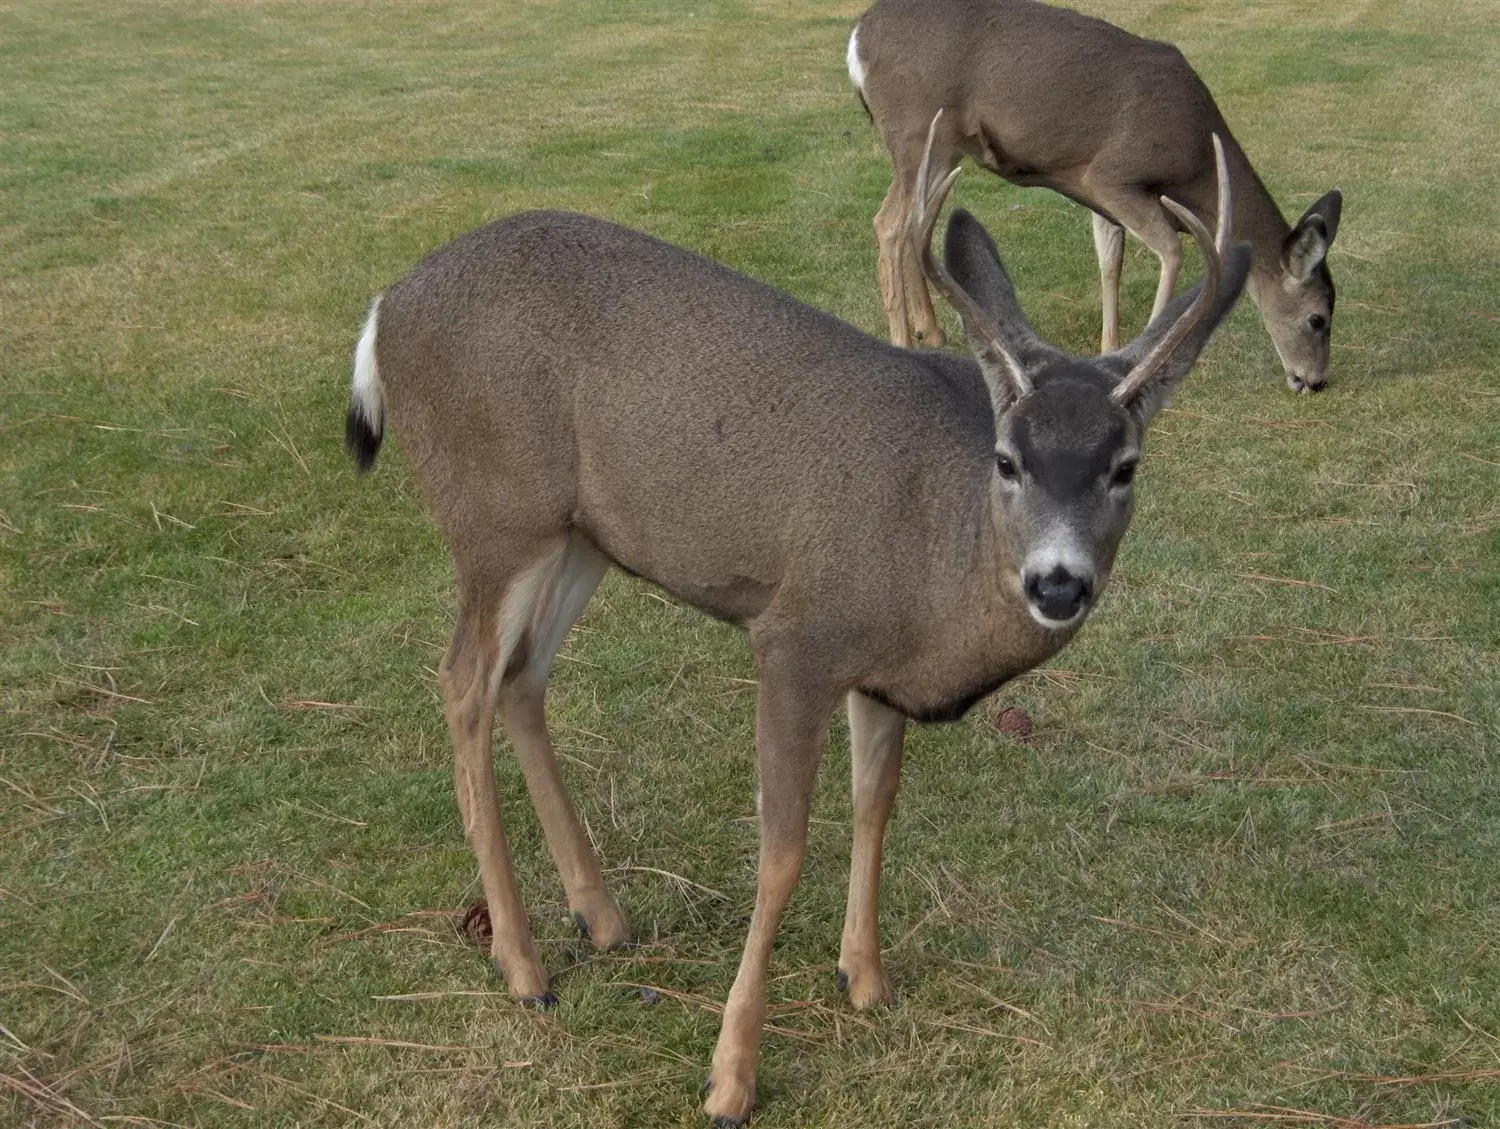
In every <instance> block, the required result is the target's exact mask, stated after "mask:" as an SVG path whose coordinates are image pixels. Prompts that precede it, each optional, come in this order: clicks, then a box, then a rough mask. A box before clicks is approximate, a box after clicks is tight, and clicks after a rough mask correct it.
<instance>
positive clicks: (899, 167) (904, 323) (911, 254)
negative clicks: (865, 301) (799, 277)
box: [875, 122, 962, 349]
mask: <svg viewBox="0 0 1500 1129" xmlns="http://www.w3.org/2000/svg"><path fill="white" fill-rule="evenodd" d="M941 146H942V143H941V142H940V143H938V145H937V146H935V148H934V152H933V164H932V168H931V170H930V175H932V176H933V177H942V176H945V175H947V173H948V172H949V170H951V169H952V168H953V166H954V165H956V164H957V163H958V162H959V161H960V160H961V159H962V156H961V154H959V153H958V152H957V151H956V150H953V151H945V150H944V149H943V148H942V147H941ZM926 147H927V125H926V123H925V122H924V123H923V125H922V130H921V132H920V133H919V134H916V135H914V137H913V138H912V139H911V143H910V144H902V143H900V142H899V141H898V142H897V143H896V144H894V145H891V147H890V148H891V158H892V163H893V164H894V166H895V175H894V177H893V178H892V180H891V190H890V192H889V193H888V194H887V195H886V198H885V203H884V204H882V205H881V206H880V211H879V212H878V213H876V216H875V231H876V234H877V236H878V238H879V241H880V269H881V276H880V293H881V297H882V299H883V300H884V301H885V303H886V320H887V321H888V322H889V323H890V326H891V343H892V344H894V345H899V346H901V347H902V348H910V347H911V344H912V340H913V334H914V335H915V339H916V340H917V341H919V342H921V343H922V344H923V345H927V346H930V347H932V348H934V349H936V348H941V347H942V344H943V329H942V326H940V325H939V324H938V319H937V313H936V311H934V309H933V307H932V295H931V293H929V292H928V289H927V278H926V276H925V275H923V273H922V249H921V248H920V247H916V246H913V244H912V241H911V233H910V231H909V230H908V227H907V224H908V221H909V220H910V217H911V210H912V208H913V206H914V205H915V192H916V184H917V173H918V172H919V171H920V169H921V163H922V154H923V152H924V151H925V149H926ZM898 315H899V317H898ZM898 327H899V329H898Z"/></svg>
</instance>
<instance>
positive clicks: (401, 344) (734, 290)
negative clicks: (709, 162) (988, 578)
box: [378, 212, 993, 623]
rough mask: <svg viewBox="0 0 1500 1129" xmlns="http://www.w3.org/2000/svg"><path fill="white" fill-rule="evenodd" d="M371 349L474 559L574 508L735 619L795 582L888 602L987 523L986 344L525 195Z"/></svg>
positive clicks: (444, 517)
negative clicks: (851, 314) (909, 331)
mask: <svg viewBox="0 0 1500 1129" xmlns="http://www.w3.org/2000/svg"><path fill="white" fill-rule="evenodd" d="M378 352H379V365H380V374H381V380H382V383H383V384H384V386H385V390H386V396H387V401H388V404H389V409H390V412H391V415H392V417H393V419H394V421H395V423H396V427H397V430H398V431H399V432H400V433H401V436H402V441H403V446H404V447H406V448H407V449H408V451H410V452H411V457H412V459H413V461H414V463H415V464H416V465H417V467H418V470H419V476H420V477H421V479H422V481H423V483H424V488H425V491H426V494H427V496H428V499H429V502H430V504H431V506H432V508H433V510H434V512H435V514H436V517H437V520H438V522H439V524H440V526H441V527H442V529H443V531H444V534H445V535H446V536H447V537H448V538H449V539H450V542H451V541H453V540H455V539H457V540H458V541H460V542H462V543H467V542H470V541H472V542H474V543H473V544H469V545H468V551H469V552H471V553H480V552H482V544H480V542H483V541H485V540H493V539H494V538H495V537H497V536H503V532H497V530H496V526H497V525H499V526H500V527H501V529H502V531H503V528H504V526H506V525H514V524H515V523H516V522H517V521H520V520H522V518H521V517H520V516H518V515H519V514H520V513H522V512H523V511H524V513H525V514H526V517H525V519H524V520H527V521H531V522H535V523H536V524H537V525H538V526H543V525H548V524H555V523H559V522H563V523H571V524H575V525H576V526H578V527H579V528H581V529H582V530H584V531H585V532H586V533H587V535H588V536H589V537H590V538H591V539H593V540H594V541H595V543H596V544H598V546H599V547H600V548H601V549H602V550H603V551H604V552H605V553H606V555H608V556H609V557H610V558H612V559H613V560H614V561H616V562H617V563H618V564H619V565H620V566H621V567H623V568H625V569H626V570H628V571H631V572H634V573H638V574H640V575H644V576H646V577H649V578H650V579H652V580H653V581H655V582H656V583H658V584H660V585H661V586H662V587H664V588H666V589H667V590H669V591H671V592H674V593H675V594H677V595H679V596H681V597H682V598H683V599H685V600H687V601H688V602H690V603H692V604H694V605H696V606H698V607H700V608H702V609H703V610H705V611H708V612H709V613H710V614H713V615H716V616H718V617H720V618H723V619H727V620H731V621H735V622H740V623H744V622H747V621H749V620H750V619H753V618H754V617H755V616H756V615H757V614H758V613H759V611H760V610H761V609H762V608H763V607H764V605H765V603H766V601H767V600H769V599H770V597H771V595H772V594H773V593H774V592H775V591H776V590H777V589H778V588H780V587H783V586H785V585H786V584H787V583H788V582H793V581H794V582H796V583H798V584H802V585H806V586H808V587H809V588H816V589H818V590H820V591H822V592H824V593H825V594H832V593H835V592H837V593H842V594H843V595H841V596H840V598H841V599H848V598H856V599H858V600H861V601H864V602H866V603H868V604H869V605H870V608H869V611H870V614H872V615H873V614H877V613H878V612H882V611H884V612H886V613H887V614H888V609H883V608H881V607H879V605H883V604H885V603H887V602H888V601H890V600H894V599H895V598H896V596H895V594H896V593H905V594H907V596H908V597H909V596H910V594H912V593H914V592H917V591H921V590H923V583H922V581H924V580H925V577H926V574H928V573H929V572H930V571H931V561H930V554H931V553H932V552H933V551H934V547H935V546H941V544H942V543H943V542H944V540H945V539H952V538H953V537H955V536H962V535H963V534H962V533H955V531H956V530H960V531H962V530H967V532H968V534H969V535H972V532H973V530H974V529H975V528H977V526H978V524H979V510H980V509H981V508H982V505H983V501H984V494H983V484H984V482H985V481H986V475H987V473H988V464H989V459H990V451H991V448H992V446H993V421H992V413H991V410H990V404H989V400H988V396H987V394H986V391H985V386H984V383H983V381H982V380H981V379H980V378H979V375H978V372H977V370H976V369H975V367H974V365H973V364H972V362H968V361H965V360H963V359H961V358H957V357H952V356H947V355H940V354H931V355H917V354H913V353H908V352H905V351H902V350H898V349H895V348H892V347H891V346H889V345H886V344H884V343H882V342H880V341H877V340H875V339H874V338H871V337H869V336H868V335H866V334H864V333H861V332H860V331H858V330H856V329H854V328H853V327H852V326H849V325H847V324H845V323H843V322H841V321H839V320H838V319H836V318H833V317H829V316H828V315H826V314H823V313H820V312H818V311H817V310H814V309H812V308H810V307H808V306H805V305H803V304H802V303H800V302H797V301H795V300H793V299H791V298H789V297H787V296H786V295H784V294H781V293H779V292H778V291H776V290H774V289H772V288H771V287H769V286H765V285H763V284H761V283H758V282H755V281H753V280H751V279H748V278H745V277H743V276H741V275H739V274H736V273H735V272H733V271H731V270H729V269H728V268H726V267H723V266H720V265H719V264H716V263H713V262H711V261H709V260H707V259H704V258H701V257H700V256H698V255H695V254H692V253H691V252H688V251H685V250H682V249H681V248H677V247H673V246H671V245H669V244H666V243H663V242H661V241H659V240H656V239H654V238H652V237H650V236H647V235H644V234H642V233H639V232H635V231H630V230H627V229H624V228H620V227H616V226H615V225H613V224H609V223H606V222H604V221H600V220H595V219H591V218H588V217H585V216H579V215H569V214H561V213H552V212H536V213H528V214H523V215H518V216H512V217H510V218H507V219H504V220H500V221H498V222H495V223H492V224H489V225H487V226H486V227H483V228H480V229H479V230H477V231H475V232H473V233H471V234H469V235H466V236H463V237H461V238H459V239H458V240H455V241H454V242H453V243H451V244H449V245H447V246H445V247H443V248H441V249H439V250H438V251H436V252H434V253H433V254H432V255H430V256H428V258H427V259H425V260H424V261H423V262H422V263H421V264H419V265H418V266H417V267H416V268H415V269H414V270H413V271H412V272H411V273H410V274H409V275H407V276H406V278H404V279H402V280H401V281H400V282H398V283H397V284H396V285H395V286H393V287H392V288H391V289H390V290H389V291H388V292H387V293H386V295H385V296H384V298H383V300H382V303H381V306H380V323H379V341H378ZM516 497H524V498H525V499H526V505H525V506H524V507H517V506H515V505H514V504H513V499H515V498H516ZM966 511H972V512H966ZM517 532H522V531H519V530H518V531H517ZM455 555H457V553H456V554H455ZM871 561H879V568H878V569H872V568H870V567H869V565H870V562H871ZM855 610H856V609H851V608H847V607H843V608H841V611H840V614H843V615H846V616H852V615H853V612H854V611H855Z"/></svg>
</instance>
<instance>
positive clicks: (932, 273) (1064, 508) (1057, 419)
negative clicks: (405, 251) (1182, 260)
mask: <svg viewBox="0 0 1500 1129" xmlns="http://www.w3.org/2000/svg"><path fill="white" fill-rule="evenodd" d="M941 117H942V111H941V110H939V111H938V113H937V115H936V116H934V118H933V120H932V125H931V127H930V128H929V130H928V142H927V152H926V155H925V156H924V159H923V162H922V168H921V171H920V173H919V174H918V180H917V204H916V207H915V208H914V209H913V212H912V221H911V235H912V239H913V241H914V243H915V245H916V246H917V247H918V248H919V249H920V253H921V259H922V269H923V272H924V273H925V274H926V276H927V279H928V281H929V282H930V283H931V285H932V286H933V287H934V288H935V289H936V290H937V291H938V292H939V293H941V294H942V295H943V296H944V297H945V298H946V299H947V300H948V302H949V303H950V304H951V305H952V306H953V308H954V309H955V310H956V311H957V312H958V314H959V316H960V318H961V319H962V320H963V326H964V333H965V335H966V337H967V338H968V341H969V346H970V349H971V351H972V353H973V355H974V359H975V360H976V361H977V362H978V364H979V368H980V371H981V373H982V374H983V376H984V380H985V384H986V386H987V387H988V389H989V394H990V402H991V407H992V410H993V412H994V417H995V459H994V470H993V476H992V480H991V506H992V511H993V515H994V519H995V520H994V527H995V528H996V529H998V530H1000V531H1001V535H1002V537H1003V538H1004V539H1005V541H1006V543H1007V544H1006V549H1007V550H1008V553H1007V555H1008V557H1009V559H1010V560H1012V561H1014V562H1016V564H1017V575H1016V576H1015V577H1014V584H1015V585H1017V586H1018V587H1019V588H1020V590H1021V591H1022V592H1023V593H1024V595H1025V599H1026V601H1027V607H1028V610H1029V611H1030V613H1031V616H1032V618H1033V619H1034V620H1035V621H1036V622H1037V623H1038V624H1040V625H1041V626H1042V627H1043V628H1046V629H1049V630H1055V631H1066V630H1070V629H1072V628H1073V627H1076V626H1077V625H1078V624H1079V623H1080V622H1081V621H1082V619H1083V617H1084V616H1085V615H1086V614H1087V613H1088V610H1089V608H1090V607H1091V606H1092V604H1093V602H1094V600H1095V599H1097V597H1098V595H1099V593H1100V591H1101V590H1102V589H1103V586H1104V583H1105V581H1106V580H1107V578H1108V575H1109V570H1110V568H1111V566H1112V565H1113V563H1114V555H1115V550H1116V549H1117V548H1118V546H1119V543H1120V538H1121V537H1122V536H1123V535H1124V533H1125V529H1126V527H1127V526H1128V525H1129V524H1130V517H1131V512H1132V507H1133V490H1132V484H1133V480H1134V477H1135V468H1136V464H1137V462H1138V461H1139V459H1140V453H1141V444H1142V440H1143V438H1144V436H1145V432H1146V428H1147V427H1148V425H1149V424H1150V422H1151V419H1152V417H1153V416H1154V415H1155V414H1156V412H1157V411H1159V410H1160V408H1161V407H1162V405H1163V404H1165V403H1166V401H1167V399H1168V397H1169V396H1170V395H1171V393H1172V390H1173V389H1174V388H1175V387H1176V386H1177V384H1178V382H1179V381H1181V380H1182V378H1183V377H1184V376H1186V375H1187V372H1188V370H1189V369H1191V368H1192V366H1193V363H1194V362H1195V361H1196V360H1197V358H1198V354H1199V353H1200V352H1201V351H1202V349H1203V347H1204V346H1205V345H1206V344H1207V342H1208V339H1209V337H1210V336H1211V335H1212V333H1213V331H1214V329H1215V327H1216V326H1217V325H1218V324H1219V322H1220V321H1222V320H1223V318H1224V316H1225V315H1226V314H1227V313H1228V312H1229V310H1230V308H1231V307H1232V306H1233V305H1234V303H1235V300H1236V299H1237V298H1238V297H1239V294H1240V291H1241V289H1242V288H1243V286H1244V283H1245V276H1246V273H1247V272H1248V270H1249V265H1250V248H1249V245H1248V244H1243V243H1242V244H1239V245H1237V246H1235V247H1232V248H1231V247H1230V246H1229V226H1230V210H1231V207H1232V205H1231V201H1230V191H1229V176H1228V171H1227V169H1226V167H1225V160H1224V150H1223V146H1222V144H1221V143H1220V141H1219V138H1218V137H1217V136H1215V137H1214V139H1213V141H1214V152H1215V157H1216V161H1217V168H1218V181H1219V212H1218V217H1217V232H1216V233H1215V234H1210V233H1209V231H1208V229H1207V228H1206V227H1204V225H1203V224H1202V223H1201V222H1200V221H1199V220H1198V219H1197V218H1196V217H1195V216H1193V215H1192V213H1190V212H1189V211H1188V210H1187V209H1186V208H1184V207H1181V206H1180V205H1178V204H1177V203H1176V202H1174V201H1172V200H1168V199H1166V198H1165V197H1163V198H1162V204H1163V205H1164V206H1165V207H1167V208H1168V209H1170V210H1171V211H1172V212H1173V214H1175V215H1176V216H1177V217H1178V219H1179V220H1180V221H1181V222H1182V223H1183V225H1184V226H1185V227H1186V228H1187V229H1188V230H1189V231H1190V232H1192V234H1193V237H1194V239H1195V240H1196V241H1197V243H1198V246H1199V249H1200V250H1201V252H1202V255H1203V264H1204V267H1203V277H1202V278H1201V279H1200V280H1199V281H1198V283H1197V284H1196V285H1195V286H1194V287H1192V289H1190V290H1189V291H1188V292H1187V293H1185V294H1182V295H1179V296H1178V297H1177V298H1175V299H1173V300H1172V301H1171V302H1170V303H1168V305H1167V306H1166V308H1165V309H1164V310H1163V311H1162V312H1161V314H1160V315H1159V316H1158V317H1156V318H1155V319H1154V320H1153V321H1152V322H1151V324H1150V325H1149V326H1147V327H1146V329H1145V331H1144V332H1142V333H1141V335H1140V336H1139V337H1137V338H1136V339H1135V340H1134V341H1132V342H1131V343H1130V344H1129V345H1127V346H1125V347H1124V348H1122V349H1119V350H1116V351H1115V352H1112V353H1106V354H1104V355H1102V356H1098V357H1075V356H1071V355H1069V354H1067V353H1064V352H1063V351H1062V350H1060V349H1057V348H1055V347H1053V346H1051V345H1049V344H1047V343H1046V342H1044V341H1043V340H1042V339H1041V338H1040V337H1038V336H1037V334H1036V332H1035V331H1034V330H1033V329H1032V328H1031V325H1030V323H1028V322H1027V320H1026V317H1025V315H1024V314H1023V313H1022V312H1021V307H1020V304H1019V302H1018V301H1017V300H1016V293H1015V288H1014V287H1013V286H1012V285H1011V281H1010V278H1009V276H1008V275H1007V274H1006V272H1005V267H1004V266H1003V265H1002V264H1001V262H1000V256H999V254H998V253H997V252H996V250H995V245H994V243H993V242H992V241H991V240H990V237H989V236H988V235H987V234H986V233H985V231H984V229H983V228H982V227H981V226H980V225H979V223H978V221H977V220H975V219H974V217H973V216H971V215H970V214H969V213H968V212H966V211H963V210H962V209H959V210H956V211H955V212H954V213H953V216H952V218H951V219H950V221H949V224H948V234H947V238H946V242H945V247H944V261H943V262H942V263H940V262H938V261H937V259H936V258H935V256H934V255H933V252H932V231H933V227H934V226H935V224H936V222H937V216H938V212H939V211H940V210H941V208H942V204H943V201H944V199H945V198H946V197H947V195H948V191H949V190H950V189H951V188H952V185H953V181H954V180H955V179H956V178H957V176H958V172H959V170H958V169H954V170H953V171H952V172H950V173H948V175H947V176H946V177H944V178H942V180H941V182H939V183H934V178H933V177H932V176H931V173H930V170H929V160H930V157H931V153H932V142H933V137H934V135H935V133H936V131H937V126H938V121H939V119H940V118H941Z"/></svg>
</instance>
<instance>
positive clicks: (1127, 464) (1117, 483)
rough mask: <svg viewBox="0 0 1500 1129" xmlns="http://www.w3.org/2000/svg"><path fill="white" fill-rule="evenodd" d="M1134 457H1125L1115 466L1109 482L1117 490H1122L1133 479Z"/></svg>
mask: <svg viewBox="0 0 1500 1129" xmlns="http://www.w3.org/2000/svg"><path fill="white" fill-rule="evenodd" d="M1135 464H1136V460H1135V459H1126V460H1125V461H1124V462H1123V463H1121V464H1120V465H1119V466H1117V467H1116V468H1115V473H1114V474H1113V475H1112V476H1111V477H1110V480H1109V484H1110V486H1112V487H1114V488H1115V489H1117V490H1123V489H1124V488H1125V487H1127V486H1129V485H1130V484H1131V483H1132V482H1134V481H1135Z"/></svg>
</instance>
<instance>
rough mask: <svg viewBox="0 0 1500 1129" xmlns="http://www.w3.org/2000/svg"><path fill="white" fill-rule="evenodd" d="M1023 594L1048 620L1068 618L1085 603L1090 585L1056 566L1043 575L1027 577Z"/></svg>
mask: <svg viewBox="0 0 1500 1129" xmlns="http://www.w3.org/2000/svg"><path fill="white" fill-rule="evenodd" d="M1026 596H1027V598H1028V599H1030V600H1031V603H1032V605H1033V606H1034V607H1035V608H1036V610H1037V611H1039V612H1041V613H1042V615H1044V616H1046V617H1047V618H1048V619H1055V620H1059V621H1067V620H1070V619H1072V618H1073V617H1074V616H1075V615H1077V614H1078V613H1079V612H1080V611H1081V610H1082V609H1083V606H1084V605H1085V604H1087V603H1088V601H1089V585H1088V581H1086V580H1083V579H1082V578H1080V577H1077V576H1074V575H1073V574H1072V573H1071V572H1069V571H1068V570H1067V569H1065V568H1063V566H1062V565H1058V566H1056V567H1055V568H1053V570H1052V571H1051V572H1049V573H1047V574H1046V575H1045V576H1043V575H1040V574H1038V573H1032V574H1031V575H1030V576H1028V577H1027V578H1026Z"/></svg>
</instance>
